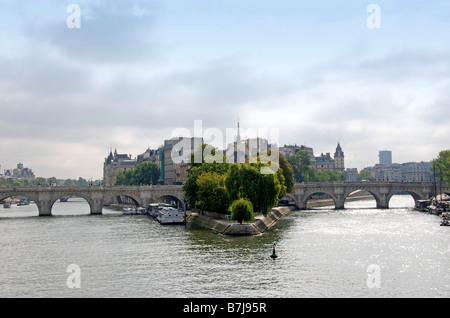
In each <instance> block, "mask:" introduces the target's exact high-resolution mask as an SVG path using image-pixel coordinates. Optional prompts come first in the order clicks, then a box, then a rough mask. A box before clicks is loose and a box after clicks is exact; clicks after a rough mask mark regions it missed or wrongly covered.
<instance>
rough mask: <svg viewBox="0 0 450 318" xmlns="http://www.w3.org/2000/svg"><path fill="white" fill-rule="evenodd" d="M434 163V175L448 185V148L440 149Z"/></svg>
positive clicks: (449, 171)
mask: <svg viewBox="0 0 450 318" xmlns="http://www.w3.org/2000/svg"><path fill="white" fill-rule="evenodd" d="M434 163H435V167H436V177H437V178H438V179H440V180H442V181H444V182H445V183H447V184H448V185H450V150H442V151H441V152H440V153H439V156H438V158H437V159H435V160H434Z"/></svg>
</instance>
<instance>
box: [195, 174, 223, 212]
mask: <svg viewBox="0 0 450 318" xmlns="http://www.w3.org/2000/svg"><path fill="white" fill-rule="evenodd" d="M197 196H198V201H197V202H196V207H198V208H199V209H202V210H208V211H212V212H219V213H225V212H226V211H227V209H228V193H227V190H226V189H225V186H224V175H221V174H219V173H217V172H203V173H201V174H200V175H199V176H198V178H197Z"/></svg>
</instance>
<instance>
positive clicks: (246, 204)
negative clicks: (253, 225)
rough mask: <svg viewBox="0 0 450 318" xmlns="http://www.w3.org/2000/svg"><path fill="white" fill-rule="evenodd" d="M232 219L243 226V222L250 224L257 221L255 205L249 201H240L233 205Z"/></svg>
mask: <svg viewBox="0 0 450 318" xmlns="http://www.w3.org/2000/svg"><path fill="white" fill-rule="evenodd" d="M230 210H231V219H232V220H233V221H238V222H239V223H240V224H242V222H243V221H245V222H250V221H253V220H254V219H255V217H254V215H253V205H252V203H251V202H250V200H248V199H238V200H235V201H233V204H232V205H231V208H230Z"/></svg>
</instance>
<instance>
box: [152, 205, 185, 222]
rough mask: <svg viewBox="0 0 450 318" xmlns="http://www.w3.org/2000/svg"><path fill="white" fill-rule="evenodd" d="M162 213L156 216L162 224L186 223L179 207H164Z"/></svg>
mask: <svg viewBox="0 0 450 318" xmlns="http://www.w3.org/2000/svg"><path fill="white" fill-rule="evenodd" d="M159 212H160V214H159V216H157V217H156V219H157V220H158V222H159V223H161V224H164V225H166V224H184V216H183V214H182V213H180V212H179V211H178V210H177V209H175V208H172V207H163V208H162V209H160V210H159Z"/></svg>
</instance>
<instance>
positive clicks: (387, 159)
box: [378, 150, 392, 166]
mask: <svg viewBox="0 0 450 318" xmlns="http://www.w3.org/2000/svg"><path fill="white" fill-rule="evenodd" d="M378 157H379V158H380V165H384V166H387V165H390V164H392V151H390V150H381V151H380V152H379V154H378Z"/></svg>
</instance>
